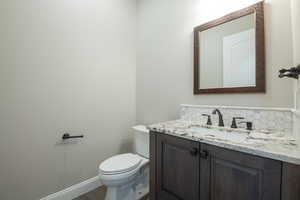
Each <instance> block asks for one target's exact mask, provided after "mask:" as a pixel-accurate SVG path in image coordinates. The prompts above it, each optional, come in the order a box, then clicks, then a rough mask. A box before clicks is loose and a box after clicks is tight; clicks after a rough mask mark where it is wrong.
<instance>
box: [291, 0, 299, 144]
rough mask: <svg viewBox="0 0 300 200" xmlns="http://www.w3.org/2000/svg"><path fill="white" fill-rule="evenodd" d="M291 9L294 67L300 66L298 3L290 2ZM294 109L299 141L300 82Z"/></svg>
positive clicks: (297, 84)
mask: <svg viewBox="0 0 300 200" xmlns="http://www.w3.org/2000/svg"><path fill="white" fill-rule="evenodd" d="M291 2H292V3H291V8H292V12H291V13H292V31H293V47H294V66H297V65H299V64H300V2H299V1H298V0H291ZM295 97H296V98H295V108H296V110H297V112H298V114H297V115H295V127H294V130H295V134H296V135H298V138H299V140H300V82H299V80H298V81H295Z"/></svg>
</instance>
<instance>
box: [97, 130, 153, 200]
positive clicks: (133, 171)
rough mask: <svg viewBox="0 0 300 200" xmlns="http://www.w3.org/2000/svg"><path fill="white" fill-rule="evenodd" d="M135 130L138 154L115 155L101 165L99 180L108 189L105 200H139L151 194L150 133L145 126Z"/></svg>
mask: <svg viewBox="0 0 300 200" xmlns="http://www.w3.org/2000/svg"><path fill="white" fill-rule="evenodd" d="M134 130H135V132H136V136H137V135H138V137H135V147H136V152H137V154H133V153H126V154H119V155H115V156H113V157H110V158H108V159H106V160H105V161H103V162H102V163H101V164H100V165H99V178H100V180H101V183H102V184H103V185H105V186H106V187H107V193H106V196H105V200H138V199H140V198H141V197H143V196H145V195H146V194H147V193H148V192H149V167H148V164H149V159H148V158H149V157H148V156H149V154H148V153H147V152H149V151H148V150H147V149H145V148H149V145H147V143H148V142H149V141H148V138H149V134H148V133H149V132H148V130H147V129H146V128H145V127H144V126H136V127H134ZM141 134H142V136H141ZM144 136H145V137H144ZM142 144H146V145H144V146H143V145H142ZM142 146H143V147H142ZM141 147H142V148H143V149H139V148H141ZM141 152H142V153H141ZM145 152H146V153H145Z"/></svg>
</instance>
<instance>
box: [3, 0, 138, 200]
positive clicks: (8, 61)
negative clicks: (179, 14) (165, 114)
mask: <svg viewBox="0 0 300 200" xmlns="http://www.w3.org/2000/svg"><path fill="white" fill-rule="evenodd" d="M0 26H1V32H0V44H1V45H0V66H1V67H0V127H1V129H0V131H1V132H0V177H1V178H0V199H3V200H20V199H22V200H33V199H38V198H41V197H44V196H46V195H48V194H51V193H54V192H56V191H59V190H61V189H63V188H65V187H68V186H70V185H73V184H75V183H78V182H81V181H83V180H86V179H88V178H91V177H94V176H96V175H97V173H98V165H99V163H100V162H101V161H103V160H104V159H106V158H107V157H109V156H111V155H114V154H116V153H118V152H127V151H128V150H129V145H130V143H131V141H132V138H131V135H132V131H131V126H132V125H133V124H134V123H135V64H136V48H135V40H136V30H135V29H136V2H135V1H134V0H109V1H107V0H97V1H96V0H72V1H70V0H43V1H39V0H26V1H18V0H4V1H1V2H0ZM66 131H68V132H70V133H71V134H74V135H75V134H84V135H85V138H84V139H82V140H74V141H72V142H68V143H65V144H63V143H62V142H61V136H62V134H63V133H64V132H66Z"/></svg>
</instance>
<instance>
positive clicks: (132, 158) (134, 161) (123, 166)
mask: <svg viewBox="0 0 300 200" xmlns="http://www.w3.org/2000/svg"><path fill="white" fill-rule="evenodd" d="M141 162H142V158H141V157H140V156H138V155H136V154H132V153H126V154H120V155H116V156H113V157H111V158H109V159H107V160H105V161H104V162H102V163H101V165H100V166H99V170H100V173H102V174H103V175H115V174H123V173H127V172H130V171H132V170H134V169H136V168H137V167H138V166H139V165H140V164H141Z"/></svg>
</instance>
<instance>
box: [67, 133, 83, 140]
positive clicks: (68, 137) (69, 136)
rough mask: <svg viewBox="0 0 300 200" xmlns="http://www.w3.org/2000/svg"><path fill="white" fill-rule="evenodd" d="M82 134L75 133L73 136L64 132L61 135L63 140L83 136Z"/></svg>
mask: <svg viewBox="0 0 300 200" xmlns="http://www.w3.org/2000/svg"><path fill="white" fill-rule="evenodd" d="M83 137H84V136H83V135H75V136H71V135H70V134H69V133H65V134H63V136H62V139H63V140H68V139H73V138H83Z"/></svg>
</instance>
